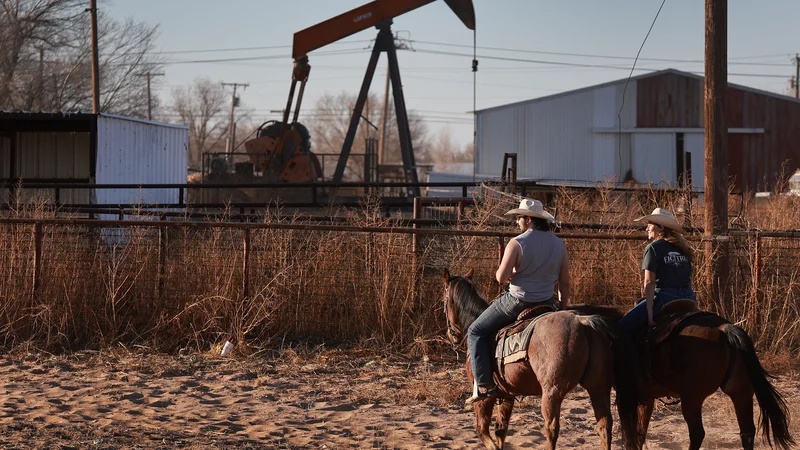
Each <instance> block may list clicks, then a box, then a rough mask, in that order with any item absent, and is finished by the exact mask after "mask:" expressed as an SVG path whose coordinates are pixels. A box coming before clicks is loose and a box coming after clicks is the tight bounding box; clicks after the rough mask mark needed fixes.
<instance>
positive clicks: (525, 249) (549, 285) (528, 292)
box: [509, 230, 566, 303]
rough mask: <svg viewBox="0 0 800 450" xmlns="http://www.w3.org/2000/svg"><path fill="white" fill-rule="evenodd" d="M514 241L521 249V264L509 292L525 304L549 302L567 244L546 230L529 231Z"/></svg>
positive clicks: (513, 276)
mask: <svg viewBox="0 0 800 450" xmlns="http://www.w3.org/2000/svg"><path fill="white" fill-rule="evenodd" d="M514 240H516V241H517V243H518V244H519V246H520V249H521V254H520V263H519V267H517V272H516V273H515V274H513V275H512V276H511V283H510V284H509V293H510V294H511V295H513V296H514V297H517V298H519V299H521V300H523V301H526V302H529V303H538V302H544V301H547V300H550V299H551V298H552V297H553V294H554V292H555V283H556V281H557V280H558V275H559V274H560V273H561V262H562V261H563V260H564V252H565V251H566V247H565V246H564V241H562V240H561V238H559V237H558V236H556V235H554V234H553V233H550V232H547V231H539V230H528V231H526V232H524V233H522V234H520V235H519V236H517V237H515V238H514Z"/></svg>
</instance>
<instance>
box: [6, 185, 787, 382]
mask: <svg viewBox="0 0 800 450" xmlns="http://www.w3.org/2000/svg"><path fill="white" fill-rule="evenodd" d="M533 195H536V194H533ZM481 198H482V201H481V202H480V203H479V205H478V206H476V207H474V208H471V209H468V210H467V213H466V220H467V225H464V226H462V228H463V229H473V230H493V231H505V232H508V233H514V232H515V230H514V229H513V228H512V223H511V222H510V221H507V220H505V219H503V218H502V214H503V212H505V211H506V210H508V209H510V208H511V207H514V206H515V205H516V204H517V202H518V197H516V196H512V195H508V194H504V193H503V192H501V191H498V190H488V189H485V190H484V192H482V197H481ZM541 198H542V199H543V200H545V201H546V202H547V204H548V206H549V207H550V209H552V210H554V211H555V212H556V214H557V216H558V218H559V220H561V221H562V222H564V223H573V224H576V223H584V224H602V225H604V226H606V228H605V229H603V230H595V229H579V230H564V231H576V232H581V233H584V234H587V233H599V232H603V233H609V232H611V233H617V234H631V235H633V236H636V237H637V238H641V237H643V233H642V232H641V229H639V228H636V227H632V225H634V223H633V219H634V218H635V217H638V216H640V215H643V214H647V213H648V212H649V211H650V210H652V209H653V208H654V207H655V206H662V207H666V208H670V209H673V210H674V211H676V212H677V214H678V215H679V216H680V217H681V220H682V222H683V223H684V224H688V225H692V226H701V225H702V223H703V216H702V214H703V209H702V207H701V206H698V203H697V199H696V198H695V197H693V196H692V195H691V194H690V193H688V192H675V191H672V192H668V191H664V190H655V189H650V190H637V191H615V190H612V189H610V188H607V187H603V186H601V187H599V188H598V189H596V190H592V191H588V190H572V189H567V188H564V189H560V190H558V192H556V193H555V195H547V196H544V195H543V196H542V197H541ZM731 199H732V200H731V205H732V206H731V211H732V213H733V214H736V217H735V220H734V222H735V224H736V226H744V227H747V228H755V229H760V230H781V229H783V230H785V229H797V228H800V224H798V221H799V220H800V219H798V218H797V217H796V215H794V214H786V211H795V210H796V209H797V206H798V205H797V199H796V198H794V197H784V196H776V197H775V198H774V199H773V200H772V203H771V204H768V205H758V206H757V207H756V205H754V204H752V202H749V201H748V202H741V201H740V200H739V198H738V197H735V196H732V197H731ZM737 202H738V203H737ZM329 212H330V213H331V214H334V213H335V214H338V215H340V216H345V217H347V220H348V224H349V225H352V226H371V227H374V226H377V227H390V226H396V224H397V222H396V220H395V219H394V218H386V217H385V216H384V215H383V214H382V212H381V209H380V205H379V204H378V202H377V200H376V199H374V198H366V199H364V202H363V205H362V207H361V208H360V209H358V210H349V211H345V210H338V209H336V208H335V207H333V206H332V207H331V209H330V211H329ZM283 213H285V211H280V210H270V211H268V212H267V213H266V214H265V215H264V216H263V222H264V223H266V224H275V223H280V222H282V221H283V222H287V221H288V222H293V223H300V222H302V221H303V217H302V215H299V214H298V215H295V216H294V217H292V218H290V219H285V214H283ZM8 216H9V217H25V218H36V219H42V220H43V221H44V224H43V226H42V233H43V234H42V260H41V265H40V274H39V280H40V282H39V286H38V288H37V290H36V293H35V295H34V277H35V274H34V259H35V256H34V255H35V252H34V242H33V240H32V239H31V238H32V236H33V233H34V227H33V225H29V224H9V223H6V224H3V225H2V226H0V245H2V248H4V249H6V250H5V251H4V252H3V253H2V254H0V271H2V272H1V273H2V276H0V330H2V332H3V336H5V341H4V344H5V346H6V347H13V346H18V345H22V344H24V345H29V346H35V347H38V348H43V349H49V350H64V349H67V350H69V349H72V350H75V349H84V348H109V347H112V346H115V345H117V344H118V343H123V344H125V345H145V346H148V348H151V349H153V350H159V351H181V349H193V350H201V351H208V350H209V349H210V348H212V346H214V345H219V343H220V342H223V341H224V340H226V339H233V340H235V341H237V342H238V343H239V345H238V346H237V351H240V352H242V351H244V352H257V351H260V349H263V348H275V347H281V346H283V347H284V348H285V347H286V343H287V342H307V343H309V344H311V345H317V344H322V343H326V344H331V343H342V342H349V343H360V344H362V345H366V346H368V347H369V346H372V347H374V348H387V349H392V351H401V352H403V353H405V354H408V355H413V356H420V357H421V356H423V355H436V354H439V353H441V352H442V351H443V350H444V349H445V348H446V344H445V342H444V339H443V327H444V317H443V314H442V311H441V299H440V297H441V285H440V278H439V276H438V274H439V273H440V270H441V269H443V268H445V267H447V268H449V269H450V270H451V271H452V272H453V273H464V272H467V271H468V270H470V269H473V270H474V271H475V278H476V280H477V282H478V286H479V287H480V288H481V290H482V292H483V293H484V296H486V297H492V296H494V295H495V294H496V293H497V289H498V286H497V285H496V284H495V283H494V282H493V280H492V278H493V273H494V271H495V269H496V266H497V261H498V259H497V258H498V250H499V248H500V243H499V242H498V240H497V238H487V237H460V236H459V237H454V236H426V237H424V238H421V239H420V247H419V254H417V255H415V254H414V253H413V251H412V248H411V241H412V239H411V236H409V235H404V234H390V233H362V232H333V231H317V230H281V229H275V228H269V227H263V228H253V229H251V230H250V232H249V254H248V260H247V264H248V266H247V277H246V278H247V292H246V294H247V295H245V290H244V280H245V270H244V265H245V255H244V251H243V248H244V241H245V233H246V232H245V230H244V229H242V228H234V227H230V226H225V224H224V223H221V224H220V226H219V227H215V228H194V227H191V226H177V227H164V228H147V227H136V226H130V227H125V228H114V229H111V228H97V227H87V226H77V225H69V226H67V225H51V224H47V222H46V219H48V218H52V217H55V216H56V212H54V211H51V210H49V209H47V208H45V207H44V206H43V205H39V206H34V207H32V208H28V209H21V210H14V211H11V212H9V214H8ZM58 216H59V217H63V214H58ZM143 219H147V217H143ZM223 222H224V221H223ZM690 239H691V242H692V244H693V245H695V246H696V248H697V250H698V262H697V264H696V270H695V287H696V290H698V293H699V297H700V299H701V304H702V305H703V306H704V307H706V308H708V309H712V310H714V311H718V312H720V313H721V314H724V315H725V316H727V317H729V318H730V319H731V320H732V321H734V322H737V323H740V324H741V325H742V326H743V327H744V328H745V329H746V330H747V331H748V332H749V333H751V335H753V336H754V337H755V338H756V340H757V342H758V345H759V348H761V349H765V350H770V351H771V352H773V353H775V354H789V355H791V354H794V353H795V352H796V351H797V349H798V346H800V330H798V325H797V324H798V321H797V320H796V317H797V315H798V311H797V308H798V299H797V287H798V286H797V282H798V280H800V278H799V277H798V275H800V274H799V273H798V269H797V266H798V264H797V261H796V260H797V257H798V254H800V248H799V247H800V242H798V240H797V239H778V238H763V237H759V238H758V244H757V243H756V237H755V236H750V237H742V238H736V239H734V241H733V245H732V250H731V255H732V256H731V261H732V262H731V283H730V285H729V289H730V292H731V294H732V298H733V302H732V304H731V305H723V304H721V303H720V302H719V301H718V300H717V299H713V298H710V297H709V295H708V292H706V291H705V287H704V286H705V283H704V282H703V276H704V270H705V265H706V261H708V255H706V254H704V248H703V247H702V246H701V242H700V241H699V236H690ZM566 242H567V245H568V247H569V250H570V252H571V257H572V258H571V260H572V276H573V286H572V290H573V299H574V301H576V302H587V303H613V304H631V303H632V302H633V301H634V300H635V299H636V298H637V297H638V296H639V292H640V284H641V281H640V271H639V261H640V258H641V252H642V250H643V247H644V241H643V240H641V239H630V240H624V239H597V238H594V239H592V238H567V239H566ZM756 253H758V258H756ZM429 388H430V389H432V388H431V387H424V386H422V387H419V389H420V390H421V391H423V392H424V391H425V389H429Z"/></svg>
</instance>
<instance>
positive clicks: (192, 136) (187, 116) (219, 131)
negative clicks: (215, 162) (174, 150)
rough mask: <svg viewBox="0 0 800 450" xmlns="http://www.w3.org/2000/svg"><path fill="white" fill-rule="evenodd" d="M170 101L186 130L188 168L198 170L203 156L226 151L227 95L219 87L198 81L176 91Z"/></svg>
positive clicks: (218, 84) (218, 85)
mask: <svg viewBox="0 0 800 450" xmlns="http://www.w3.org/2000/svg"><path fill="white" fill-rule="evenodd" d="M172 100H173V108H174V109H175V112H176V113H177V114H178V117H180V121H181V123H183V124H186V125H188V126H189V167H190V168H193V169H199V168H200V167H201V166H202V158H203V153H209V152H223V151H225V140H224V139H223V136H224V135H225V134H226V133H227V131H228V130H227V126H228V123H227V120H228V119H227V116H226V115H225V112H226V109H227V105H226V100H227V95H226V93H225V90H224V89H223V87H222V85H221V84H220V83H214V82H212V81H211V80H209V79H208V78H197V79H195V80H194V81H193V82H192V84H191V85H189V86H187V87H179V88H175V89H174V90H173V91H172Z"/></svg>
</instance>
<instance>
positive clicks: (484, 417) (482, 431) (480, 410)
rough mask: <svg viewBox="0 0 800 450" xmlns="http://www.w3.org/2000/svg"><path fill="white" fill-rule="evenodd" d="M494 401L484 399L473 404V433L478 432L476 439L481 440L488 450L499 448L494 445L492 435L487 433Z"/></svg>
mask: <svg viewBox="0 0 800 450" xmlns="http://www.w3.org/2000/svg"><path fill="white" fill-rule="evenodd" d="M495 401H496V399H494V398H486V399H482V400H477V401H475V402H474V403H473V405H474V408H475V431H477V432H478V437H479V438H480V439H481V442H483V445H485V446H486V448H487V449H489V450H499V449H500V447H498V446H497V444H495V443H494V440H493V439H492V434H491V432H490V431H489V426H490V425H491V422H492V411H494V403H495Z"/></svg>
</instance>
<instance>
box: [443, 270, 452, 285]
mask: <svg viewBox="0 0 800 450" xmlns="http://www.w3.org/2000/svg"><path fill="white" fill-rule="evenodd" d="M442 279H444V282H445V283H449V282H450V271H449V270H447V268H445V269H444V272H442Z"/></svg>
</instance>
